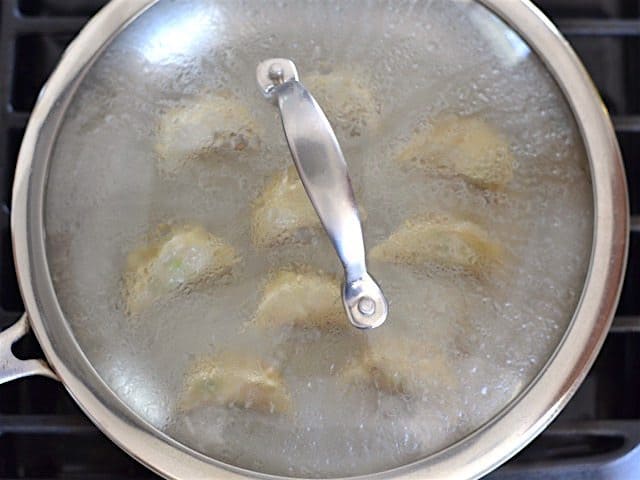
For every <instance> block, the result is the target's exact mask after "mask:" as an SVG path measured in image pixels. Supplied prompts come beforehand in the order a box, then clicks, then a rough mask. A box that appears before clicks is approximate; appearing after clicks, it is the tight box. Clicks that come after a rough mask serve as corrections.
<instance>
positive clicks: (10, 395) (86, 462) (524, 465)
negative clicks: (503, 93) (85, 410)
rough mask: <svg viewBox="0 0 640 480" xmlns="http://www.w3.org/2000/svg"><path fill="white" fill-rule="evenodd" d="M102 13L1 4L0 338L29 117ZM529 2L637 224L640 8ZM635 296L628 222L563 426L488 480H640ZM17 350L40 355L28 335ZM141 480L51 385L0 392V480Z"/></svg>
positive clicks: (635, 240) (634, 244) (16, 300)
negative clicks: (576, 60)
mask: <svg viewBox="0 0 640 480" xmlns="http://www.w3.org/2000/svg"><path fill="white" fill-rule="evenodd" d="M104 3H105V0H0V74H1V77H0V81H1V89H0V100H1V101H2V111H1V112H0V115H1V116H0V136H1V137H0V329H4V328H6V327H7V326H9V325H10V324H12V323H13V322H14V321H15V320H16V319H17V318H18V317H19V316H20V315H21V313H22V309H23V306H22V301H21V299H20V294H19V292H18V286H17V282H16V276H15V270H14V265H13V260H12V253H11V238H10V232H9V215H10V211H11V184H12V181H13V171H14V168H15V164H16V158H17V154H18V149H19V147H20V141H21V139H22V135H23V133H24V129H25V126H26V123H27V120H28V118H29V111H30V109H31V108H32V107H33V104H34V102H35V100H36V97H37V94H38V91H39V89H40V87H41V86H42V84H43V83H44V81H45V80H46V78H47V76H48V75H49V73H50V72H51V70H52V69H53V67H54V66H55V64H56V62H57V61H58V59H59V57H60V54H61V53H62V51H63V49H64V48H65V46H66V45H67V44H68V43H69V41H70V40H71V39H72V38H73V36H74V35H75V34H76V33H77V32H78V31H79V30H80V29H81V28H82V26H83V25H84V24H85V22H86V21H87V20H88V18H89V17H90V16H91V15H92V14H93V13H95V12H96V11H97V10H98V9H99V8H100V7H101V6H102V5H103V4H104ZM537 3H538V5H539V6H540V7H541V8H542V9H543V10H544V11H545V13H547V15H549V16H550V17H551V19H552V20H554V22H556V24H557V25H558V26H559V27H560V29H561V31H562V32H563V33H564V34H565V35H566V37H567V38H568V40H569V41H570V42H571V44H572V45H573V47H574V48H575V50H576V51H577V52H578V54H579V55H580V57H581V58H582V60H583V62H584V64H585V66H586V67H587V69H588V70H589V72H590V73H591V76H592V78H593V79H594V82H595V84H596V86H597V87H598V89H599V90H600V93H601V95H602V97H603V99H604V101H605V103H606V105H607V107H608V108H609V111H610V113H611V114H612V116H613V120H614V124H615V126H616V132H617V135H618V140H619V142H620V146H621V148H622V153H623V156H624V160H625V165H626V168H627V177H628V181H629V194H630V201H631V213H632V215H640V0H539V1H538V2H537ZM638 218H640V217H638ZM634 226H637V230H636V231H633V230H634V228H633V227H634ZM639 288H640V221H639V222H634V221H632V233H631V247H630V252H629V266H628V270H627V276H626V280H625V286H624V290H623V293H622V299H621V301H620V306H619V308H618V314H617V317H616V320H615V322H614V326H613V328H612V330H611V333H610V334H609V336H608V337H607V340H606V343H605V345H604V348H603V350H602V352H601V354H600V356H599V357H598V360H597V361H596V364H595V366H594V367H593V369H592V371H591V372H590V374H589V376H588V377H587V379H586V381H585V382H584V384H583V385H582V387H581V388H580V390H579V391H578V392H577V394H576V395H575V397H574V398H573V399H572V401H571V403H569V405H568V406H567V407H566V409H565V410H564V411H563V413H562V414H561V415H560V417H559V418H558V419H557V420H556V421H555V422H554V423H553V424H552V425H551V426H550V427H549V428H548V429H547V430H546V431H545V432H544V433H543V434H542V435H540V437H538V438H537V439H536V440H535V441H534V442H533V443H532V444H531V445H530V446H529V447H527V448H526V449H525V450H524V451H522V452H521V453H520V454H519V455H518V456H517V457H515V458H514V459H513V460H511V461H510V462H509V463H508V464H506V465H505V466H503V467H502V468H500V469H499V470H498V471H496V472H494V473H493V474H491V475H490V478H492V479H494V480H504V479H513V480H522V479H563V480H565V479H566V480H574V479H575V480H577V479H580V480H585V479H615V480H627V479H628V480H632V479H633V480H635V479H640V295H635V293H636V292H637V291H639ZM15 351H16V352H17V353H18V354H19V355H20V356H23V357H25V358H26V357H34V356H38V355H41V353H40V352H39V348H38V346H37V344H36V342H35V340H34V339H33V338H31V337H27V338H26V339H24V340H21V341H20V342H19V344H17V345H16V346H15ZM142 478H157V477H156V476H155V475H154V474H152V473H151V472H149V471H148V470H146V469H145V468H144V467H142V466H140V465H139V464H137V463H136V462H135V461H134V460H132V459H130V458H129V457H128V456H127V455H126V454H125V453H123V452H122V451H120V450H119V449H118V448H117V447H115V446H114V445H113V444H112V443H111V442H110V441H109V440H108V439H106V438H105V437H104V435H102V433H100V431H99V430H98V429H97V428H96V427H94V426H93V424H92V423H91V422H90V421H88V420H87V418H86V417H85V416H84V415H83V414H82V413H81V412H80V410H79V409H78V407H77V406H76V405H75V404H74V402H73V400H71V398H70V397H69V395H68V394H67V392H66V391H65V389H64V387H62V386H61V385H60V384H59V383H56V382H54V381H52V380H47V379H42V378H28V379H22V380H18V381H15V382H12V383H9V384H6V385H2V386H0V480H5V479H87V480H91V479H94V480H95V479H110V480H116V479H142Z"/></svg>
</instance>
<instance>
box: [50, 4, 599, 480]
mask: <svg viewBox="0 0 640 480" xmlns="http://www.w3.org/2000/svg"><path fill="white" fill-rule="evenodd" d="M292 18H295V19H296V21H295V22H294V21H291V20H290V19H292ZM354 18H357V19H358V21H357V22H354V21H353V19H354ZM178 31H180V32H181V34H180V35H177V34H176V32H178ZM176 36H178V37H180V38H179V39H177V40H176V41H175V42H172V41H170V40H171V39H172V38H175V37H176ZM272 57H285V58H291V59H292V60H293V61H295V63H296V65H297V67H298V69H299V72H300V76H301V80H302V81H303V82H305V79H306V78H308V79H309V82H308V84H306V85H307V87H308V88H309V89H310V91H311V93H312V94H314V95H316V98H317V99H318V102H319V103H320V105H321V106H322V107H323V109H324V110H325V112H326V113H327V116H328V118H329V121H330V122H331V123H332V125H333V127H334V130H335V131H336V135H337V137H338V140H339V141H340V144H341V146H342V149H343V151H344V154H345V158H346V160H347V162H348V165H349V172H350V176H351V178H352V182H353V189H354V192H355V196H356V198H357V203H358V205H359V207H360V210H361V212H360V213H361V218H362V219H363V230H364V237H365V239H366V246H367V249H368V255H369V265H368V267H369V268H370V270H371V273H372V274H373V276H374V277H375V278H376V280H378V281H379V282H380V284H381V285H382V287H383V289H384V292H385V295H386V296H387V298H388V299H389V301H390V315H389V318H388V320H387V322H386V323H385V325H384V326H383V327H381V328H380V329H378V330H377V331H374V332H358V331H355V330H354V329H353V328H352V327H351V326H350V325H349V323H348V320H347V319H346V316H344V311H343V309H342V305H341V303H340V302H341V300H340V279H341V278H342V270H341V266H340V264H339V263H338V261H337V259H336V256H335V252H334V251H333V250H332V247H331V244H330V243H329V241H328V239H327V238H326V235H325V233H324V231H323V230H322V227H321V225H320V223H319V221H318V219H317V216H315V212H314V210H313V208H312V207H311V205H310V204H309V203H308V199H307V197H306V195H305V193H304V189H303V187H302V184H301V182H300V180H299V178H298V177H297V174H296V171H295V169H294V168H292V166H291V165H292V161H291V155H290V153H289V151H288V149H287V146H286V144H285V142H284V140H283V138H282V131H281V125H280V120H279V119H278V117H277V114H276V112H275V111H274V109H273V107H272V106H270V105H268V104H267V103H266V102H265V101H264V99H263V98H262V97H261V95H260V92H259V91H258V89H257V87H256V83H255V68H256V65H257V64H258V63H259V62H260V61H261V60H264V59H265V58H272ZM390 75H393V77H392V78H393V82H390V81H389V78H390ZM50 164H51V167H50V171H49V183H48V187H47V191H46V211H45V223H46V225H45V226H46V231H47V252H48V258H49V267H50V271H51V274H52V277H53V281H54V285H55V289H56V292H57V294H58V297H59V301H60V305H61V308H62V310H63V312H64V313H65V315H66V317H67V319H68V322H69V325H70V327H71V329H72V330H73V332H74V335H75V336H76V338H77V341H78V343H79V345H80V346H81V348H82V349H83V351H84V353H85V354H86V356H87V358H88V359H89V360H90V361H91V362H92V364H93V365H94V366H95V368H96V370H97V372H98V373H99V375H100V376H101V377H102V378H103V379H104V381H105V382H106V383H107V385H109V387H110V388H112V389H113V391H114V392H116V393H117V394H118V395H119V397H120V398H121V399H122V400H123V401H124V402H125V403H126V404H127V405H128V406H129V407H130V408H132V409H133V410H134V411H135V412H137V413H138V414H139V415H140V416H141V417H142V418H144V419H145V420H146V421H148V422H150V423H151V424H153V425H154V426H155V427H156V428H158V429H160V430H162V431H163V432H165V433H167V434H168V435H170V436H171V437H173V438H174V439H176V440H178V441H179V442H181V443H183V444H185V445H187V446H189V447H191V448H193V449H196V450H198V451H199V452H202V453H204V454H206V455H208V456H210V457H212V458H215V459H218V460H221V461H225V462H228V463H230V464H233V465H236V466H240V467H243V468H248V469H253V470H255V471H260V472H266V473H272V474H280V475H293V476H310V477H326V476H348V475H356V474H369V473H372V472H376V471H381V470H386V469H389V468H393V467H397V466H399V465H402V464H405V463H408V462H413V461H416V460H419V459H421V458H425V457H427V456H429V455H430V454H433V453H435V452H438V451H440V450H441V449H443V448H445V447H447V446H448V445H451V444H452V443H454V442H456V441H458V440H460V439H462V438H464V437H465V436H466V435H468V434H469V433H470V432H472V431H474V430H476V429H477V428H479V427H480V426H482V425H483V424H485V423H486V422H487V421H489V420H490V419H491V418H493V417H494V416H495V415H496V414H497V413H498V412H499V411H500V410H502V409H503V408H505V406H507V405H508V404H509V402H510V401H512V400H513V399H515V398H516V397H517V396H518V394H519V393H520V392H521V391H523V389H524V388H526V386H527V385H528V384H529V382H530V381H531V379H532V378H534V377H535V376H536V374H537V373H538V372H539V371H540V370H541V368H542V367H543V366H544V365H545V363H546V361H547V359H548V358H549V356H550V355H551V353H552V352H553V350H554V349H555V347H556V345H557V344H558V342H559V341H560V339H561V338H562V335H563V333H564V331H565V329H566V326H567V325H568V323H569V321H570V319H571V316H572V314H573V310H574V308H575V306H576V303H577V301H578V299H579V296H580V293H581V290H582V284H583V282H584V278H585V274H586V271H587V266H588V261H589V253H590V249H591V237H592V230H593V219H592V216H593V198H592V193H591V185H590V176H589V165H588V161H587V158H586V154H585V151H584V148H583V144H582V141H581V139H580V136H579V133H578V130H577V127H576V125H575V122H574V120H573V117H572V115H571V113H570V110H569V108H568V106H567V105H566V103H565V101H564V99H563V96H562V94H561V92H560V91H559V89H558V88H557V86H556V84H555V83H554V81H553V79H552V78H551V76H550V75H549V74H548V72H547V71H546V70H545V68H544V66H543V65H542V64H541V62H540V61H539V60H538V58H537V57H536V55H535V54H534V53H533V52H531V51H530V50H529V49H528V48H527V46H526V44H525V43H523V42H522V40H521V39H520V38H519V37H518V35H517V34H515V33H514V32H513V31H512V30H510V29H509V28H508V27H507V26H506V25H505V24H504V23H503V22H502V21H501V20H499V19H497V18H496V17H495V16H494V15H493V14H492V13H490V12H489V11H488V10H486V9H485V8H483V7H481V6H479V5H478V4H475V3H473V2H450V1H448V0H447V1H445V0H441V1H433V2H424V3H420V4H413V3H411V4H409V3H404V2H389V3H376V4H372V5H369V6H368V8H363V6H362V5H361V4H360V3H359V2H353V3H344V2H311V3H305V4H301V3H293V4H289V3H287V4H286V5H285V4H281V3H279V2H275V1H274V2H267V3H264V2H260V3H257V2H256V3H255V4H252V3H251V2H249V3H246V4H242V5H241V4H239V3H238V2H234V1H216V2H210V1H205V0H198V1H197V0H189V1H187V0H182V1H175V2H170V1H160V2H159V3H158V4H156V5H155V6H153V7H151V8H150V9H149V10H148V11H146V12H145V13H144V14H143V15H142V16H141V17H139V18H138V19H137V20H135V21H134V22H133V23H132V24H131V25H130V26H129V27H128V28H127V29H126V30H125V31H123V32H122V33H121V34H120V36H119V37H118V38H116V40H115V41H114V42H113V43H112V45H110V46H109V47H108V48H107V49H106V50H105V52H104V53H103V54H102V56H101V57H100V58H99V59H98V61H97V62H96V63H95V64H94V65H93V66H92V68H91V69H90V70H89V71H88V73H87V75H86V77H85V78H84V79H83V81H82V82H81V85H80V86H79V88H78V90H77V93H76V94H75V96H74V98H73V99H72V101H71V103H70V105H69V108H68V112H67V116H66V118H65V119H64V121H63V122H62V125H61V126H60V135H59V139H58V142H57V144H56V146H55V149H54V151H53V154H52V159H51V162H50Z"/></svg>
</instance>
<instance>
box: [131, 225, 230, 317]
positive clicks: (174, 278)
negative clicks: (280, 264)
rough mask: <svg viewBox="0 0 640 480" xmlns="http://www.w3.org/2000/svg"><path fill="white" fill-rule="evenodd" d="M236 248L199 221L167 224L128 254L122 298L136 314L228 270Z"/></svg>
mask: <svg viewBox="0 0 640 480" xmlns="http://www.w3.org/2000/svg"><path fill="white" fill-rule="evenodd" d="M239 259H240V258H239V256H238V254H237V252H236V250H235V249H234V248H233V247H232V246H230V245H228V244H226V243H225V242H224V241H223V240H222V239H220V238H218V237H216V236H214V235H212V234H211V233H209V232H207V231H206V230H205V229H204V228H202V227H201V226H198V225H186V226H182V227H166V231H165V232H164V233H163V234H162V235H161V236H160V238H159V239H157V240H155V241H153V242H152V243H150V244H149V245H146V246H143V247H141V248H138V249H137V250H134V251H133V252H131V253H130V254H129V256H128V257H127V265H126V272H125V275H124V286H125V299H126V305H127V310H128V311H129V313H132V314H135V313H138V312H140V311H141V310H143V309H145V308H147V307H148V306H150V305H151V304H152V303H153V302H154V301H156V300H158V299H160V298H161V297H163V296H165V295H168V294H171V293H172V292H175V291H177V290H179V289H180V288H182V287H185V286H189V285H193V284H197V283H199V282H202V281H204V280H206V279H209V278H218V277H221V276H223V275H225V274H227V273H229V272H230V271H231V268H232V266H233V265H234V264H236V263H237V262H238V261H239Z"/></svg>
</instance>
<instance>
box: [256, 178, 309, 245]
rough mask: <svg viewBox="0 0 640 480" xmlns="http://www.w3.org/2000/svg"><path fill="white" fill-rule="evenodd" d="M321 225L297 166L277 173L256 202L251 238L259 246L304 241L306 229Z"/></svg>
mask: <svg viewBox="0 0 640 480" xmlns="http://www.w3.org/2000/svg"><path fill="white" fill-rule="evenodd" d="M320 226H321V223H320V218H319V217H318V215H317V214H316V211H315V210H314V209H313V205H311V201H310V200H309V197H308V196H307V193H306V192H305V190H304V187H303V185H302V181H301V180H300V177H299V176H298V172H297V170H296V168H295V166H290V167H289V168H287V169H286V170H284V171H283V172H281V173H279V174H277V175H276V176H274V177H273V178H272V179H271V181H269V183H268V184H267V187H266V188H265V190H264V191H263V192H262V194H261V195H260V196H259V197H258V198H257V199H256V201H255V202H254V205H253V211H252V213H251V237H252V240H253V243H254V245H256V246H257V247H272V246H275V245H282V244H285V243H292V242H296V241H301V240H302V239H303V234H304V232H305V231H307V232H308V230H309V229H314V228H317V227H320Z"/></svg>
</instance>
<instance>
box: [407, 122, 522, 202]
mask: <svg viewBox="0 0 640 480" xmlns="http://www.w3.org/2000/svg"><path fill="white" fill-rule="evenodd" d="M397 160H398V161H399V162H400V163H403V164H407V165H411V166H414V167H418V168H422V169H425V170H427V171H432V172H434V173H437V174H441V175H445V176H452V175H460V176H462V177H464V178H465V179H466V180H467V181H468V182H470V183H472V184H473V185H476V186H478V187H481V188H488V189H493V190H499V189H501V188H503V187H504V186H505V185H506V184H507V183H509V181H511V179H512V178H513V161H514V159H513V155H512V153H511V151H510V149H509V144H508V142H507V141H506V139H505V138H504V137H503V136H502V135H501V134H500V133H499V132H498V131H496V129H494V128H493V127H491V126H490V125H489V124H488V123H487V122H485V121H484V120H482V119H481V118H479V117H478V116H469V117H460V116H457V115H451V114H449V115H440V116H439V117H437V118H436V119H435V120H434V121H433V123H432V124H431V126H430V128H428V129H426V130H422V131H420V132H418V133H417V134H416V135H415V136H414V137H413V139H412V140H411V141H410V142H409V144H408V145H407V146H406V147H405V148H404V150H402V151H401V152H400V154H399V155H398V157H397Z"/></svg>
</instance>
